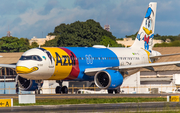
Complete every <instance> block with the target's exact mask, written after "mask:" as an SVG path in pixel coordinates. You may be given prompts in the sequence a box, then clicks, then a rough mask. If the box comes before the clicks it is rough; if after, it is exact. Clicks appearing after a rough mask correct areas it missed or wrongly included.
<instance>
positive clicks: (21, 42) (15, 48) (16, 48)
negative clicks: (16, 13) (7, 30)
mask: <svg viewBox="0 0 180 113" xmlns="http://www.w3.org/2000/svg"><path fill="white" fill-rule="evenodd" d="M35 45H37V43H36V42H34V44H32V46H30V45H29V40H28V39H27V38H20V39H19V38H17V37H12V36H11V37H2V38H0V52H24V51H27V50H28V49H30V48H34V47H38V46H35Z"/></svg>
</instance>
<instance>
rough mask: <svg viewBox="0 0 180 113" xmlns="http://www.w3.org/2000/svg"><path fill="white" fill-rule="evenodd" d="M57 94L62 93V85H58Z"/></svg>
mask: <svg viewBox="0 0 180 113" xmlns="http://www.w3.org/2000/svg"><path fill="white" fill-rule="evenodd" d="M56 94H61V87H60V86H57V87H56Z"/></svg>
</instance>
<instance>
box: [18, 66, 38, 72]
mask: <svg viewBox="0 0 180 113" xmlns="http://www.w3.org/2000/svg"><path fill="white" fill-rule="evenodd" d="M38 69H39V68H38V67H32V68H27V67H24V66H17V67H16V72H17V74H28V73H32V72H34V71H37V70H38Z"/></svg>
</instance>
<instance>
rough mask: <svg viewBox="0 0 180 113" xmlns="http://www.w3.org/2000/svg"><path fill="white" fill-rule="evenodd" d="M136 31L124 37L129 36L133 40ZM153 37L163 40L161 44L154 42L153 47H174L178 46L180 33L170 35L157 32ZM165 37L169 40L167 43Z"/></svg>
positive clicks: (179, 44)
mask: <svg viewBox="0 0 180 113" xmlns="http://www.w3.org/2000/svg"><path fill="white" fill-rule="evenodd" d="M137 33H138V32H136V33H135V34H132V35H126V38H129V37H131V38H132V39H133V40H135V38H136V35H137ZM154 39H156V40H162V41H163V43H161V44H155V45H154V47H176V46H180V35H178V36H172V35H168V36H161V35H159V34H155V35H154ZM167 39H169V40H170V41H171V42H169V43H167V42H166V41H167Z"/></svg>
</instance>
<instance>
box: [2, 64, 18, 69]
mask: <svg viewBox="0 0 180 113" xmlns="http://www.w3.org/2000/svg"><path fill="white" fill-rule="evenodd" d="M0 67H8V68H16V65H13V64H0Z"/></svg>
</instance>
